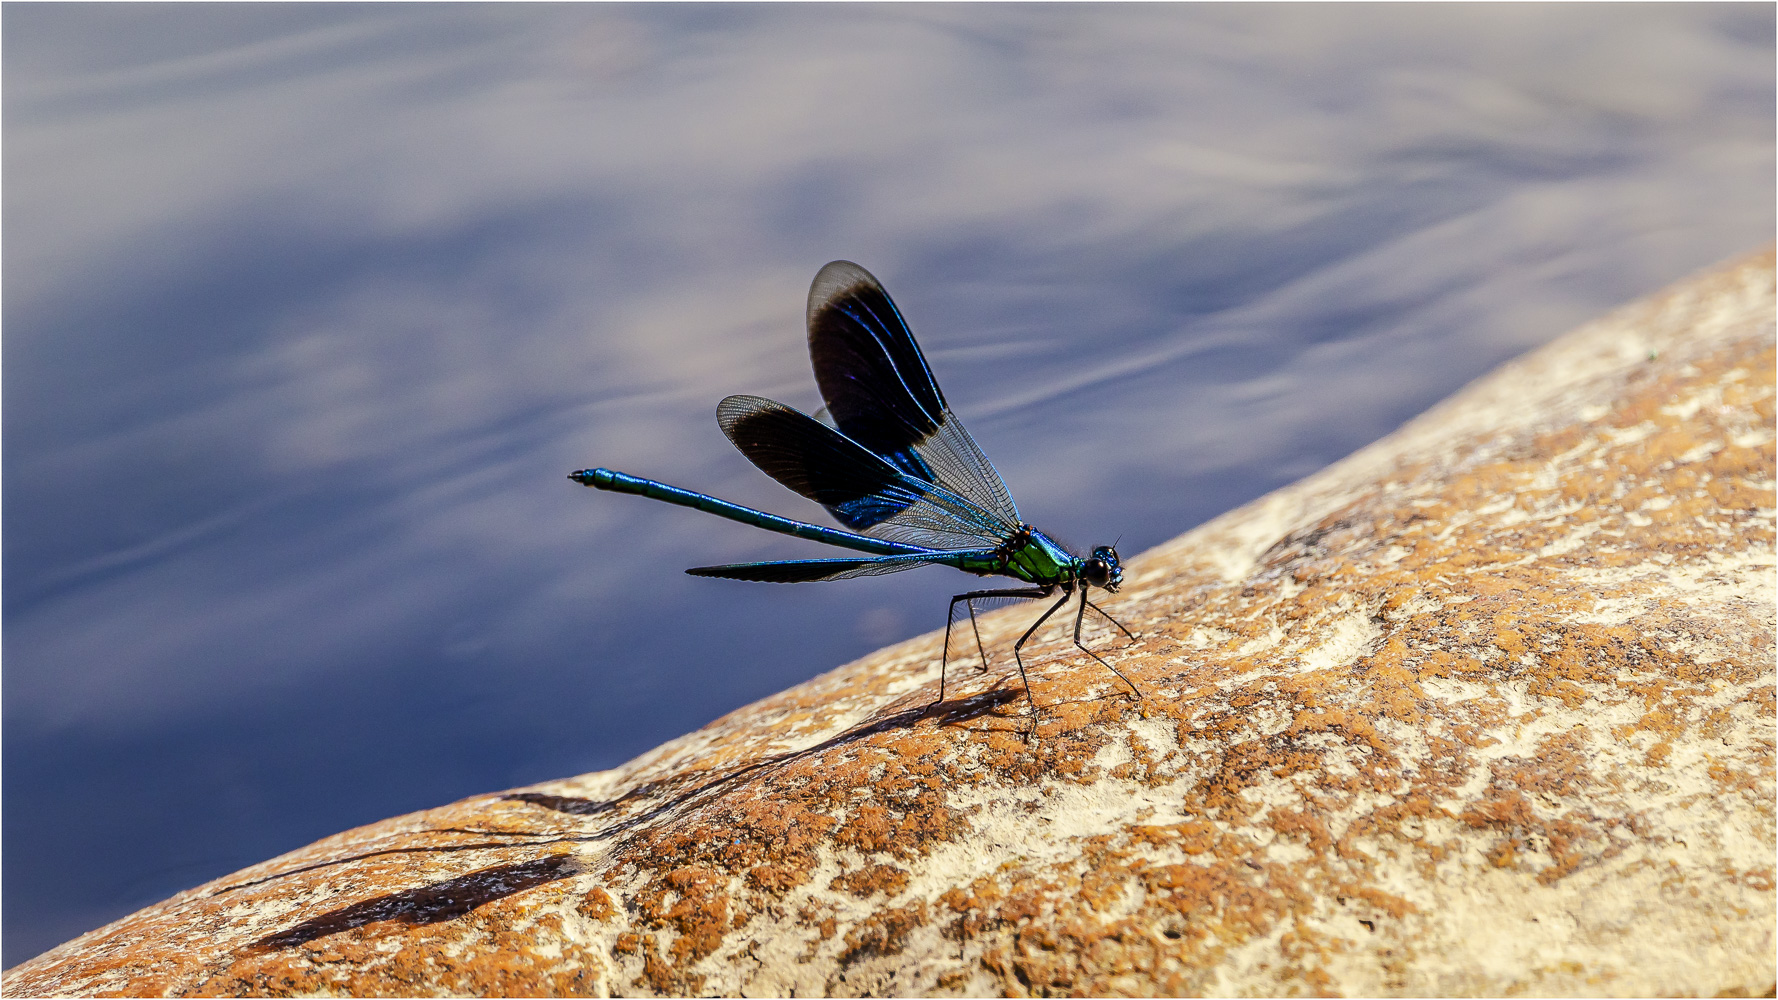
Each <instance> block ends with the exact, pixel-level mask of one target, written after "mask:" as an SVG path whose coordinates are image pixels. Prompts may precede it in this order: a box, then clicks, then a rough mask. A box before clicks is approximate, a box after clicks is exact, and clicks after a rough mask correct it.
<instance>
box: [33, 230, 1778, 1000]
mask: <svg viewBox="0 0 1778 1000" xmlns="http://www.w3.org/2000/svg"><path fill="white" fill-rule="evenodd" d="M1773 319H1774V296H1773V256H1772V254H1771V252H1770V251H1767V252H1765V253H1763V254H1760V255H1757V256H1754V257H1752V258H1748V259H1746V260H1742V261H1739V262H1736V263H1734V264H1732V265H1729V266H1727V267H1725V268H1723V269H1720V270H1718V271H1716V272H1713V273H1710V274H1707V275H1704V276H1702V277H1699V278H1695V279H1693V280H1691V281H1688V282H1686V283H1684V284H1681V285H1679V286H1677V287H1675V288H1673V289H1670V290H1668V291H1666V292H1664V293H1662V294H1660V295H1657V296H1654V297H1653V298H1650V299H1648V300H1646V301H1643V302H1640V303H1637V304H1635V305H1632V306H1629V307H1627V308H1625V309H1623V310H1620V311H1619V312H1617V313H1614V314H1613V315H1610V316H1608V317H1606V318H1604V319H1602V320H1600V321H1598V322H1596V323H1593V324H1591V325H1589V326H1587V327H1584V328H1582V329H1580V330H1578V331H1575V332H1574V333H1572V334H1570V335H1568V336H1567V337H1565V338H1563V339H1562V340H1559V341H1557V342H1556V343H1553V344H1551V345H1550V346H1548V347H1546V348H1544V349H1542V350H1539V351H1537V352H1535V353H1533V354H1531V355H1528V356H1527V357H1525V358H1523V359H1520V360H1519V361H1516V362H1514V363H1512V364H1509V365H1507V366H1505V367H1504V368H1502V369H1501V370H1499V371H1497V372H1495V373H1494V374H1492V375H1490V376H1489V377H1487V378H1485V379H1483V380H1482V381H1480V382H1478V383H1476V384H1474V385H1473V386H1471V387H1470V388H1468V389H1466V390H1465V391H1463V392H1462V393H1460V394H1459V395H1458V396H1456V397H1454V398H1453V399H1451V400H1449V401H1447V402H1446V403H1444V404H1442V405H1441V406H1439V407H1438V408H1436V409H1434V410H1433V411H1431V412H1429V413H1428V414H1426V415H1424V416H1423V417H1421V418H1419V419H1418V420H1416V421H1415V422H1413V423H1411V424H1409V425H1408V426H1406V427H1404V428H1403V429H1402V430H1400V431H1398V432H1397V433H1395V434H1393V435H1391V436H1390V437H1388V438H1386V439H1384V440H1383V441H1380V442H1378V443H1377V444H1375V445H1373V446H1371V447H1369V448H1367V449H1365V450H1364V451H1362V452H1359V453H1358V454H1355V455H1353V456H1351V457H1350V458H1347V459H1346V460H1344V461H1342V462H1340V463H1339V464H1337V465H1335V466H1332V467H1330V468H1328V469H1327V470H1324V471H1323V472H1321V473H1319V474H1317V475H1315V476H1313V477H1311V478H1309V479H1307V480H1305V481H1303V482H1301V483H1298V484H1296V485H1294V486H1291V487H1289V488H1287V489H1283V490H1280V491H1278V492H1276V493H1274V494H1271V495H1270V496H1267V497H1264V498H1262V499H1260V500H1258V501H1256V502H1254V503H1252V504H1249V505H1247V506H1246V507H1243V508H1241V509H1239V510H1236V511H1233V512H1231V513H1229V514H1227V515H1224V516H1223V517H1221V518H1218V519H1217V520H1215V521H1213V522H1211V523H1209V524H1206V525H1204V526H1202V527H1200V528H1198V529H1197V530H1195V531H1192V532H1190V533H1188V534H1186V535H1184V536H1182V537H1180V538H1178V539H1176V540H1174V541H1172V542H1170V543H1168V544H1166V545H1163V546H1161V547H1159V548H1157V549H1155V550H1153V551H1151V552H1148V553H1146V554H1144V555H1142V556H1141V557H1139V558H1137V559H1134V560H1131V569H1130V575H1129V577H1128V582H1127V583H1126V586H1125V588H1124V590H1123V592H1122V593H1120V594H1119V595H1117V596H1116V597H1113V598H1111V599H1110V600H1109V602H1108V603H1107V605H1106V606H1107V608H1108V609H1109V610H1111V611H1112V612H1113V613H1114V614H1116V615H1117V616H1118V617H1119V618H1120V619H1121V620H1122V621H1124V622H1125V623H1126V624H1128V625H1130V626H1131V627H1132V628H1133V629H1135V630H1136V631H1137V632H1138V633H1139V634H1140V636H1141V638H1140V640H1139V641H1138V642H1136V643H1134V644H1130V643H1128V642H1127V641H1124V640H1122V639H1120V638H1114V635H1113V634H1112V633H1111V630H1109V629H1108V628H1105V627H1103V626H1101V627H1099V628H1098V629H1096V630H1095V631H1094V632H1093V634H1091V635H1089V637H1088V642H1089V644H1092V645H1094V646H1095V647H1096V648H1103V649H1105V650H1107V652H1106V655H1107V657H1108V658H1109V659H1110V660H1111V661H1112V662H1113V663H1116V664H1117V665H1118V667H1119V668H1120V669H1121V670H1123V671H1124V672H1125V673H1126V674H1129V675H1130V676H1131V677H1133V678H1135V679H1136V680H1137V682H1138V683H1139V684H1141V685H1142V687H1143V688H1144V690H1145V692H1146V694H1147V697H1146V699H1145V700H1143V701H1141V702H1140V703H1133V702H1131V701H1129V700H1127V699H1126V698H1125V697H1123V695H1122V693H1121V688H1120V685H1119V684H1118V682H1117V680H1116V678H1115V677H1113V676H1112V675H1111V674H1110V673H1108V672H1107V671H1106V670H1105V669H1104V668H1102V667H1100V666H1098V665H1097V664H1095V663H1093V662H1092V661H1091V660H1090V659H1088V658H1086V657H1084V656H1082V655H1080V654H1079V653H1078V652H1077V651H1075V650H1074V649H1073V647H1072V646H1071V645H1070V644H1069V643H1068V642H1067V641H1066V637H1065V636H1064V634H1063V630H1062V629H1060V628H1058V629H1056V630H1054V633H1053V634H1050V635H1047V636H1046V637H1045V638H1046V639H1047V641H1045V642H1043V643H1042V644H1041V645H1038V646H1037V647H1036V654H1037V655H1036V657H1035V658H1034V660H1033V661H1032V662H1034V664H1035V669H1034V670H1033V671H1032V678H1031V681H1032V687H1033V689H1034V690H1035V692H1036V696H1037V702H1038V705H1039V706H1040V708H1039V712H1038V714H1037V716H1036V719H1037V723H1036V737H1035V738H1034V739H1031V740H1030V741H1027V740H1026V739H1025V738H1024V735H1023V734H1024V730H1025V728H1026V725H1027V716H1026V714H1025V713H1026V705H1025V703H1024V702H1023V700H1022V699H1020V698H1019V697H1018V694H1019V687H1018V682H1017V675H1016V673H1009V671H1010V667H1011V662H1010V657H1009V656H1008V653H1007V649H1008V644H1009V643H1010V642H1011V640H1012V639H1013V638H1015V637H1016V635H1017V630H1019V629H1021V628H1022V627H1023V626H1024V625H1025V624H1026V623H1027V622H1028V621H1029V620H1030V618H1031V612H1030V611H1029V610H1026V609H1018V610H1013V611H1011V612H1010V615H1011V616H1010V617H1008V616H1007V615H1005V614H1002V615H1000V616H990V617H989V618H988V619H987V622H986V624H987V625H988V627H986V628H984V630H983V631H984V638H987V639H988V640H989V642H990V655H991V657H993V658H994V659H995V661H996V663H995V667H994V669H993V670H991V671H990V672H989V673H987V674H986V675H983V674H979V673H975V672H973V671H962V672H959V673H957V674H955V675H954V677H953V684H952V687H951V688H950V693H949V695H948V700H947V701H946V702H945V703H944V704H943V705H942V706H941V707H940V709H939V710H937V711H935V712H934V713H931V714H924V713H923V712H922V708H923V706H925V705H926V703H927V702H929V701H930V700H931V699H932V698H933V696H934V694H935V693H936V690H937V683H938V672H937V666H938V665H937V659H936V656H937V646H938V643H937V639H936V637H935V636H925V637H922V638H919V639H914V640H911V641H909V642H906V643H903V644H901V645H899V646H895V647H892V648H889V649H885V650H883V651H881V652H880V653H878V654H876V655H874V656H871V657H869V658H867V659H864V660H861V661H859V662H856V663H852V664H849V665H847V666H844V667H841V668H839V669H837V670H834V671H832V672H831V673H828V674H825V675H823V676H821V677H818V678H816V679H814V680H812V681H810V682H808V683H806V684H803V685H801V686H799V687H797V688H794V689H792V690H790V691H786V692H784V693H783V694H780V695H778V696H776V697H773V698H768V699H766V700H764V701H762V702H759V703H758V704H755V705H751V706H748V707H746V708H744V709H741V710H739V711H736V712H734V713H732V714H730V715H728V716H726V717H724V718H722V719H720V720H718V721H716V722H714V723H712V724H711V725H709V726H707V727H705V728H704V729H702V730H699V731H698V732H695V733H692V734H690V735H687V736H685V737H683V738H681V739H678V740H675V741H673V742H671V743H668V744H666V745H665V746H662V747H661V748H659V749H658V750H655V751H653V752H651V753H649V754H646V755H644V756H642V757H640V758H638V759H636V760H634V761H632V762H630V763H629V764H626V765H624V766H623V767H620V768H617V769H615V770H611V771H604V772H599V773H596V774H588V775H583V776H581V777H578V778H571V779H567V780H564V781H557V782H551V783H549V784H545V785H539V786H536V787H534V788H529V789H523V790H520V791H517V792H508V793H504V794H495V795H487V796H481V797H477V798H473V799H467V800H464V801H462V802H458V803H455V804H453V805H449V806H445V807H442V808H439V809H433V810H429V811H426V812H420V813H415V814H412V815H409V816H402V817H398V818H396V819H391V820H387V821H385V822H382V823H377V824H373V825H371V826H367V827H363V828H361V829H357V830H352V831H348V832H346V833H342V834H340V835H338V836H335V837H331V838H329V839H327V840H323V841H321V842H319V843H316V844H313V845H311V846H309V847H306V848H304V849H302V850H300V851H296V852H294V853H292V854H288V855H286V856H284V857H281V858H277V859H274V860H272V861H268V862H266V863H264V864H261V865H258V866H255V867H253V868H250V869H247V870H246V871H243V872H240V873H238V874H236V875H234V876H231V877H229V878H226V879H221V880H219V881H217V882H213V883H210V884H209V885H205V886H201V887H199V888H197V889H193V890H191V891H189V892H185V893H182V894H180V895H179V896H176V897H174V898H173V899H170V900H168V901H166V902H165V903H162V904H160V905H158V906H154V907H150V908H148V909H146V910H143V911H141V912H140V913H137V914H134V915H132V916H129V917H126V918H124V919H123V920H119V921H117V922H115V923H113V924H111V925H109V926H106V927H103V928H101V929H99V930H96V931H93V932H92V933H90V934H87V935H85V936H83V937H81V938H79V939H77V940H75V941H72V942H70V943H68V944H66V945H63V946H62V947H60V948H57V949H55V950H54V951H51V952H49V953H47V954H45V955H42V956H40V957H38V958H37V959H34V960H32V961H30V962H27V963H25V964H23V965H21V966H18V967H16V968H14V969H12V970H11V971H10V972H8V973H7V975H6V977H5V980H4V988H5V992H6V993H8V994H11V995H30V994H52V993H54V994H81V995H94V994H98V995H103V994H133V995H144V994H169V995H188V994H205V995H218V994H222V995H227V994H291V993H301V994H328V993H332V994H348V993H349V994H358V995H368V994H383V995H387V994H395V995H403V994H407V995H411V994H441V993H442V994H502V995H520V994H525V995H549V994H572V995H584V994H599V993H662V994H684V993H692V994H696V993H702V994H754V995H758V994H768V995H769V994H776V995H788V994H793V993H794V994H796V995H804V994H811V993H831V994H877V995H882V994H969V995H981V994H998V993H1005V994H1011V995H1026V994H1035V993H1049V994H1056V993H1088V994H1120V993H1136V994H1143V993H1147V994H1155V993H1158V994H1175V995H1177V994H1192V993H1218V994H1287V993H1288V994H1313V993H1357V994H1510V993H1529V994H1615V995H1624V994H1720V993H1730V994H1735V993H1755V994H1760V993H1763V994H1767V995H1770V994H1771V991H1772V989H1773V986H1774V982H1775V977H1774V960H1773V948H1774V903H1775V900H1774V891H1773V879H1774V873H1773V856H1774V834H1773V829H1774V828H1773V824H1774V772H1773V764H1774V744H1773V739H1774V669H1773V655H1774V648H1773V639H1774V602H1775V600H1778V598H1775V594H1774V569H1773V513H1774V510H1773V509H1774V495H1773V486H1774V481H1773V477H1774V452H1773V448H1774V415H1773V402H1774V389H1773V381H1774V379H1773V373H1774V363H1775V358H1774V328H1773ZM958 681H961V682H962V683H957V682H958Z"/></svg>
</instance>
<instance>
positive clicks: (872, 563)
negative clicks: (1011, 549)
mask: <svg viewBox="0 0 1778 1000" xmlns="http://www.w3.org/2000/svg"><path fill="white" fill-rule="evenodd" d="M967 554H968V555H975V556H982V555H989V554H991V552H989V551H986V550H984V551H980V552H973V553H967ZM953 561H955V557H954V556H953V557H952V558H951V559H946V558H944V557H942V556H938V557H929V556H913V555H910V556H876V557H874V558H867V559H789V560H783V561H780V562H754V563H731V564H730V565H727V566H696V567H693V568H692V569H688V570H686V572H687V573H690V574H691V575H692V576H716V577H722V578H724V579H728V580H753V581H756V582H759V583H814V582H816V581H818V580H849V579H851V578H852V577H855V576H882V575H883V574H885V573H899V572H901V571H902V570H904V569H913V568H914V567H916V566H926V565H930V564H933V563H940V564H942V563H946V562H953Z"/></svg>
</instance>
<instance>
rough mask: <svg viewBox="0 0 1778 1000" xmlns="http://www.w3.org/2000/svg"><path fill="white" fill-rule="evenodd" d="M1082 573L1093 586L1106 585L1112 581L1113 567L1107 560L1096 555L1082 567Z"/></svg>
mask: <svg viewBox="0 0 1778 1000" xmlns="http://www.w3.org/2000/svg"><path fill="white" fill-rule="evenodd" d="M1080 575H1081V576H1082V577H1084V578H1085V579H1086V581H1087V582H1088V583H1090V584H1092V585H1093V586H1095V587H1104V586H1105V585H1106V584H1108V583H1110V582H1111V567H1110V566H1108V565H1106V563H1105V560H1103V559H1101V558H1099V557H1098V556H1094V557H1093V558H1091V559H1088V560H1087V561H1086V565H1085V566H1082V567H1081V572H1080Z"/></svg>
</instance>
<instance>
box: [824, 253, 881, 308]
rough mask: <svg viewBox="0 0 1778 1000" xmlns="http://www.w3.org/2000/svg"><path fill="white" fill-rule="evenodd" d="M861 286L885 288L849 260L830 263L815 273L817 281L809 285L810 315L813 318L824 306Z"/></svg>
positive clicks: (872, 276)
mask: <svg viewBox="0 0 1778 1000" xmlns="http://www.w3.org/2000/svg"><path fill="white" fill-rule="evenodd" d="M859 285H868V286H870V287H872V288H876V289H878V290H881V289H882V287H883V283H882V282H880V281H878V280H877V279H876V276H875V275H873V274H871V273H870V272H869V271H866V270H865V269H864V268H862V267H859V266H858V265H857V264H854V263H852V262H851V261H849V260H835V261H829V262H828V263H827V264H825V265H823V266H822V268H821V270H819V271H817V272H815V280H814V282H812V283H811V284H810V285H809V310H808V315H809V316H810V317H811V318H812V317H813V316H814V315H815V313H816V312H817V311H818V310H820V308H821V307H822V306H825V305H827V304H828V303H829V302H832V301H833V300H834V299H836V298H839V297H840V296H841V295H844V294H845V293H846V292H848V291H851V290H852V289H854V288H857V287H858V286H859Z"/></svg>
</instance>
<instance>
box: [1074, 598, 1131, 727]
mask: <svg viewBox="0 0 1778 1000" xmlns="http://www.w3.org/2000/svg"><path fill="white" fill-rule="evenodd" d="M1091 603H1092V602H1091V601H1088V600H1087V588H1085V587H1082V588H1080V610H1079V611H1077V612H1075V614H1074V644H1075V645H1076V646H1078V647H1080V651H1081V652H1083V653H1085V654H1087V655H1088V656H1090V657H1092V658H1093V659H1095V660H1098V661H1099V663H1100V664H1101V665H1102V666H1104V667H1105V669H1107V670H1109V671H1111V672H1112V673H1114V674H1116V675H1118V676H1119V677H1123V680H1124V683H1125V684H1128V685H1130V690H1131V691H1132V692H1134V693H1135V695H1136V697H1135V698H1134V699H1132V700H1133V701H1141V700H1142V689H1141V688H1138V687H1137V686H1136V682H1135V681H1132V680H1130V679H1129V678H1128V677H1124V672H1123V671H1122V670H1119V669H1118V668H1116V667H1114V666H1112V665H1111V664H1110V663H1107V662H1106V661H1105V657H1103V656H1100V655H1099V654H1098V653H1095V652H1093V651H1092V650H1090V649H1088V648H1087V647H1086V644H1085V643H1082V642H1081V641H1080V626H1081V624H1082V623H1083V622H1085V621H1086V617H1087V605H1088V604H1091ZM1093 610H1094V611H1098V612H1099V613H1100V614H1102V615H1105V612H1104V611H1100V610H1099V606H1098V605H1097V604H1094V605H1093ZM1105 617H1107V618H1111V616H1110V615H1105ZM1111 624H1113V625H1117V621H1116V619H1113V620H1112V622H1111ZM1117 627H1118V628H1123V626H1122V625H1117ZM1124 634H1125V635H1130V632H1129V630H1128V629H1125V630H1124ZM1130 638H1132V639H1134V638H1136V637H1135V636H1133V635H1130Z"/></svg>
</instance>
